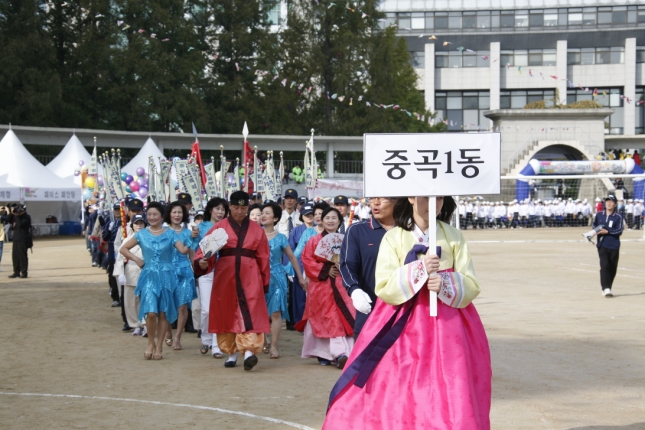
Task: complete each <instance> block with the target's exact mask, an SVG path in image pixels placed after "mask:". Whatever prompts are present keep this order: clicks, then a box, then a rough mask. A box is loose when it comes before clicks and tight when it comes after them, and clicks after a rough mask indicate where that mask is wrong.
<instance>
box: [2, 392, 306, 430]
mask: <svg viewBox="0 0 645 430" xmlns="http://www.w3.org/2000/svg"><path fill="white" fill-rule="evenodd" d="M2 394H3V395H6V396H26V397H59V398H60V397H62V398H68V399H90V400H114V401H118V402H137V403H147V404H151V405H162V406H178V407H180V408H191V409H201V410H205V411H214V412H221V413H224V414H231V415H240V416H243V417H247V418H255V419H259V420H264V421H269V422H271V423H276V424H284V425H287V426H289V427H293V428H297V429H301V430H314V429H313V428H311V427H307V426H305V425H302V424H298V423H292V422H290V421H284V420H279V419H277V418H271V417H263V416H261V415H253V414H249V413H246V412H238V411H229V410H228V409H221V408H213V407H210V406H198V405H187V404H183V403H168V402H156V401H153V400H139V399H121V398H118V397H102V396H80V395H76V394H47V393H7V392H3V391H0V395H2Z"/></svg>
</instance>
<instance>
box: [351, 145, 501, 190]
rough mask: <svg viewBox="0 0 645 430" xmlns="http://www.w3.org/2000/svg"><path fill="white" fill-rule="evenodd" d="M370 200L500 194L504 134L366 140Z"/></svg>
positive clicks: (366, 164) (366, 186)
mask: <svg viewBox="0 0 645 430" xmlns="http://www.w3.org/2000/svg"><path fill="white" fill-rule="evenodd" d="M363 154H364V160H365V162H364V169H365V170H364V172H365V173H364V196H365V197H379V196H382V197H403V196H447V195H459V194H461V195H463V194H499V193H500V189H501V180H500V134H499V133H472V134H470V133H428V134H422V133H415V134H365V135H364V137H363Z"/></svg>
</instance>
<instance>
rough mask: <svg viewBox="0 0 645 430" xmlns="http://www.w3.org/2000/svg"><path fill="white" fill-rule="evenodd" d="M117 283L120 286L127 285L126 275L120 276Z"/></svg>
mask: <svg viewBox="0 0 645 430" xmlns="http://www.w3.org/2000/svg"><path fill="white" fill-rule="evenodd" d="M117 282H118V284H119V285H125V275H119V277H118V278H117Z"/></svg>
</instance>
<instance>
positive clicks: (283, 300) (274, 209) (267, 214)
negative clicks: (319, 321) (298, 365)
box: [260, 202, 306, 359]
mask: <svg viewBox="0 0 645 430" xmlns="http://www.w3.org/2000/svg"><path fill="white" fill-rule="evenodd" d="M281 218H282V209H281V208H280V206H279V205H278V204H276V203H273V202H272V203H267V204H265V205H264V206H262V216H261V218H260V220H261V222H262V227H263V228H264V233H265V234H266V237H267V240H268V241H269V250H270V253H271V254H270V265H271V281H270V283H269V292H268V293H266V294H265V295H264V299H265V300H266V303H267V309H268V311H269V317H270V318H271V340H270V341H267V343H266V345H265V347H264V349H263V351H264V352H268V351H267V350H270V351H271V356H270V358H274V359H275V358H280V352H279V351H278V342H279V340H280V331H281V330H282V320H283V319H285V320H286V321H289V311H288V307H287V291H288V289H289V287H288V284H287V273H286V271H285V268H284V265H283V264H282V256H283V255H286V256H287V258H288V259H289V261H290V262H291V264H292V266H293V267H294V270H295V273H296V277H297V278H298V281H299V282H300V283H301V285H306V280H305V279H304V277H303V276H302V272H301V271H300V266H299V265H298V260H296V257H294V255H293V251H291V247H290V246H289V243H288V241H287V237H286V236H285V235H284V234H280V233H278V230H277V229H276V225H277V224H278V222H280V219H281Z"/></svg>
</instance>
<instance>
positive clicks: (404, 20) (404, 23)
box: [398, 12, 412, 30]
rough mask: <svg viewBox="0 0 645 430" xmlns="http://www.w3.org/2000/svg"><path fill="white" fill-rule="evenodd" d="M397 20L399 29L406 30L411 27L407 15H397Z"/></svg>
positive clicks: (409, 18) (408, 15)
mask: <svg viewBox="0 0 645 430" xmlns="http://www.w3.org/2000/svg"><path fill="white" fill-rule="evenodd" d="M398 18H399V22H398V25H399V29H401V30H403V29H406V28H410V26H411V25H412V22H411V16H410V14H409V13H404V12H402V13H399V14H398Z"/></svg>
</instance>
